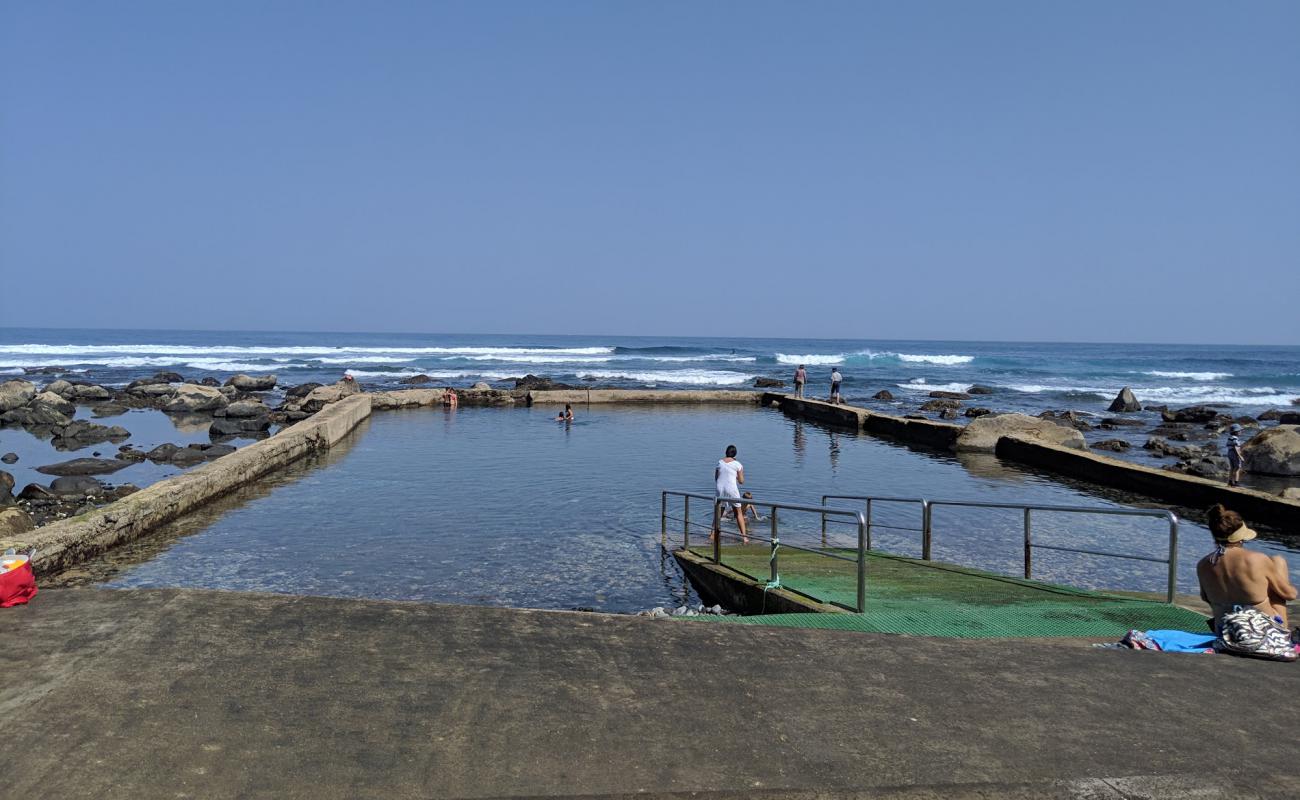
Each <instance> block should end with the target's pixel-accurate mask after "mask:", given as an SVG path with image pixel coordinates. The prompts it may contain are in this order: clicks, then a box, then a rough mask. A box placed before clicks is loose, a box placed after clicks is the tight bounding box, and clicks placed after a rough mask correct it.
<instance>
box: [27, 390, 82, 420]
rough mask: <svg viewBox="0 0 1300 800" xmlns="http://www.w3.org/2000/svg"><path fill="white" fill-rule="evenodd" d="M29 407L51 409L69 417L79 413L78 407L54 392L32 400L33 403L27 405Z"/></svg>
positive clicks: (44, 393) (43, 393)
mask: <svg viewBox="0 0 1300 800" xmlns="http://www.w3.org/2000/svg"><path fill="white" fill-rule="evenodd" d="M27 407H28V408H36V407H44V408H49V409H53V410H54V411H57V412H59V413H60V414H63V415H65V416H69V417H70V416H72V415H73V414H76V413H77V406H76V404H75V403H73V402H71V401H69V400H65V399H64V398H63V397H62V396H61V395H58V394H55V393H54V392H41V393H40V394H38V395H36V396H35V397H33V398H32V401H31V402H30V403H28V404H27Z"/></svg>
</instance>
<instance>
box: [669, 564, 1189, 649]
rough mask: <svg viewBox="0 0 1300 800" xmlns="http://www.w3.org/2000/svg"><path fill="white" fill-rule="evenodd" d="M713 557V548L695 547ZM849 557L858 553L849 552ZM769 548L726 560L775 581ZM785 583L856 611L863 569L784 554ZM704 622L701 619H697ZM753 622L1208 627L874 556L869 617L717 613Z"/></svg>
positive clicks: (1068, 592) (1149, 603)
mask: <svg viewBox="0 0 1300 800" xmlns="http://www.w3.org/2000/svg"><path fill="white" fill-rule="evenodd" d="M691 550H692V551H693V552H695V553H697V554H698V555H702V556H705V557H711V556H712V553H713V551H712V548H711V547H709V546H703V547H692V548H691ZM830 552H839V553H842V554H845V555H855V554H854V553H851V552H849V551H830ZM769 558H770V553H769V550H768V548H767V546H766V545H727V546H725V547H723V548H722V563H723V564H724V565H726V566H728V567H731V568H732V569H735V570H737V571H739V572H742V573H744V574H746V575H749V576H750V577H753V578H756V579H760V580H764V581H766V580H767V578H768V575H769V569H770V562H769ZM779 564H780V569H781V586H782V588H785V589H790V590H793V591H796V592H799V593H801V594H805V595H808V596H809V597H812V598H814V599H817V600H820V601H822V602H825V603H834V604H837V605H841V606H844V607H847V608H850V609H851V608H853V607H854V606H855V604H856V601H857V565H856V564H855V563H853V562H849V561H842V560H839V559H833V558H826V557H825V556H821V555H818V554H816V553H808V552H802V551H798V550H791V549H788V548H787V549H782V550H781V551H780V559H779ZM695 619H699V617H696V618H695ZM712 619H724V620H728V621H730V622H735V623H740V624H745V625H781V626H788V627H802V628H831V629H836V630H855V631H869V632H874V633H907V634H915V635H919V636H952V637H962V638H1007V637H1043V636H1072V637H1087V638H1111V637H1113V638H1115V639H1118V638H1119V637H1121V636H1123V635H1124V634H1125V633H1127V632H1128V631H1129V630H1130V629H1132V628H1136V629H1138V630H1151V629H1178V630H1188V631H1204V630H1206V627H1205V617H1204V616H1202V615H1200V614H1197V613H1196V612H1193V611H1189V610H1187V609H1184V608H1179V607H1177V606H1172V605H1168V604H1166V603H1163V602H1159V601H1155V600H1146V599H1140V598H1133V597H1122V596H1118V595H1109V594H1105V593H1102V592H1091V591H1087V590H1083V589H1073V588H1070V587H1066V586H1058V585H1055V584H1050V583H1042V582H1040V581H1030V580H1024V579H1020V578H1012V577H1008V576H1005V575H997V574H994V573H990V572H983V571H981V570H976V569H968V568H965V567H956V566H952V565H950V564H942V563H936V562H930V561H921V560H919V559H912V558H903V557H901V556H893V555H888V554H884V553H878V552H873V553H868V555H867V596H866V612H865V613H863V614H856V613H849V614H834V613H830V614H765V615H758V616H749V617H738V616H737V617H721V618H719V617H713V618H712Z"/></svg>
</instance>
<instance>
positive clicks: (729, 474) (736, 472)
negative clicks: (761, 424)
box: [713, 444, 749, 544]
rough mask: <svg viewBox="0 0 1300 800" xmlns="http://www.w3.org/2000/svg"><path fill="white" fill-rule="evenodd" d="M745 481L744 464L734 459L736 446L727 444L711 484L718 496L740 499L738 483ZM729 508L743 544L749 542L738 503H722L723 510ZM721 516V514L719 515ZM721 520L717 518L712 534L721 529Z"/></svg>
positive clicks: (716, 534)
mask: <svg viewBox="0 0 1300 800" xmlns="http://www.w3.org/2000/svg"><path fill="white" fill-rule="evenodd" d="M744 482H745V465H744V464H741V463H740V462H739V461H737V460H736V446H735V445H734V444H729V445H727V451H726V456H725V457H724V458H722V459H719V461H718V466H717V467H715V468H714V470H713V484H714V488H716V489H717V492H718V497H721V498H727V499H735V500H739V499H740V485H741V484H743V483H744ZM726 509H730V510H731V513H732V516H734V517H735V518H736V525H737V526H738V527H739V528H740V538H741V540H742V541H744V542H745V544H749V531H748V530H746V529H745V515H744V513H743V511H742V510H741V504H740V503H726V504H725V505H723V512H722V513H724V514H725V513H726ZM720 516H721V515H720ZM721 523H722V520H721V519H720V518H719V519H718V527H716V528H714V530H713V536H718V535H720V534H721V533H722V531H721Z"/></svg>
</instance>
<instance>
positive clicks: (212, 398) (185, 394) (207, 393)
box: [163, 383, 227, 413]
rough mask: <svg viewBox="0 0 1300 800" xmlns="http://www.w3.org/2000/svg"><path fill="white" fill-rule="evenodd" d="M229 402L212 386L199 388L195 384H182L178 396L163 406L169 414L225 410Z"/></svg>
mask: <svg viewBox="0 0 1300 800" xmlns="http://www.w3.org/2000/svg"><path fill="white" fill-rule="evenodd" d="M226 403H227V400H226V398H225V396H224V395H223V394H221V392H220V391H219V390H217V389H214V388H212V387H211V386H199V385H198V384H194V383H182V384H181V385H180V386H178V387H176V394H175V396H174V397H172V399H171V400H169V401H167V404H166V405H164V406H163V410H164V411H169V412H173V413H175V412H194V411H214V410H216V409H218V408H225V407H226Z"/></svg>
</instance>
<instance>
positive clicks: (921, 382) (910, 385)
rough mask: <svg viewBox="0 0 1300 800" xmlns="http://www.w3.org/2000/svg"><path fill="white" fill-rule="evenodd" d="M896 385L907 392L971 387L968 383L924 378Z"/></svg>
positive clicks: (943, 390) (960, 389)
mask: <svg viewBox="0 0 1300 800" xmlns="http://www.w3.org/2000/svg"><path fill="white" fill-rule="evenodd" d="M897 386H898V388H900V389H905V390H907V391H909V392H965V391H967V390H968V389H970V387H971V385H970V384H969V383H926V382H925V379H924V378H917V379H916V380H911V381H908V382H907V383H900V384H897Z"/></svg>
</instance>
